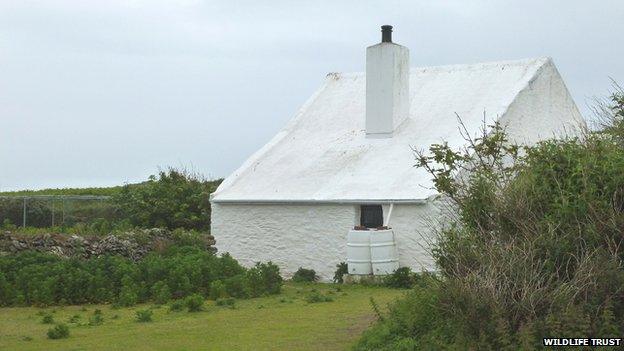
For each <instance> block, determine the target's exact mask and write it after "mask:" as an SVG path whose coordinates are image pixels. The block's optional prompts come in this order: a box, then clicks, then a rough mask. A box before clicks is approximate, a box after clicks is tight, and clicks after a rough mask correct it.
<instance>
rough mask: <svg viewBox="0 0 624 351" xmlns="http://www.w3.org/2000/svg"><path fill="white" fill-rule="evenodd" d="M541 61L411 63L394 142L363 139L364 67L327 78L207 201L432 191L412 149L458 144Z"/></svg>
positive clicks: (396, 196)
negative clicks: (463, 130) (404, 112)
mask: <svg viewBox="0 0 624 351" xmlns="http://www.w3.org/2000/svg"><path fill="white" fill-rule="evenodd" d="M545 65H552V62H551V61H550V59H548V58H539V59H528V60H519V61H505V62H493V63H481V64H471V65H452V66H439V67H420V68H412V69H411V71H410V110H409V113H410V116H409V118H408V119H406V120H405V121H404V122H403V123H402V124H401V125H400V126H399V128H398V130H397V131H395V134H394V136H393V137H392V138H388V139H367V138H366V137H365V131H364V123H365V90H366V89H365V81H366V77H365V74H364V73H352V74H335V73H334V74H329V75H328V76H327V79H326V82H325V84H324V85H323V86H322V87H321V88H320V89H319V91H317V92H316V93H315V94H314V95H313V96H312V97H311V98H310V99H309V100H308V102H306V103H305V105H304V106H303V107H302V108H301V109H300V110H299V112H298V113H297V115H296V116H295V117H294V118H293V119H292V120H291V121H290V122H289V123H288V124H287V125H286V127H285V128H284V129H282V130H281V131H280V132H279V133H278V134H277V135H276V136H275V137H274V138H273V139H272V140H271V141H269V143H267V144H266V145H265V146H264V147H263V148H261V149H260V150H258V151H257V152H256V153H255V154H254V155H252V156H251V157H250V158H249V159H248V160H247V161H246V162H245V163H244V164H243V165H242V166H241V167H240V168H239V169H238V170H236V171H235V172H234V173H233V174H231V175H230V176H229V177H228V178H227V179H226V180H225V181H224V182H223V183H222V184H221V186H220V187H219V188H218V189H217V191H216V192H215V193H214V194H213V197H212V201H214V202H228V201H234V202H237V201H246V202H272V201H285V202H289V201H293V202H305V201H320V202H323V201H326V202H335V201H345V202H349V201H355V202H358V201H414V200H419V199H426V198H428V197H429V196H431V195H434V194H436V192H435V190H433V189H431V186H432V182H431V179H430V175H429V174H427V173H426V172H425V171H424V170H422V169H416V168H414V167H413V165H414V163H415V161H414V155H413V153H412V150H411V147H415V148H427V147H428V146H429V145H430V144H432V143H437V142H441V141H443V140H444V141H447V142H448V143H449V144H450V145H451V146H453V147H459V146H461V145H463V144H464V140H463V139H462V138H461V136H460V134H459V132H458V121H457V117H456V113H457V114H458V115H459V116H461V118H462V121H463V122H464V124H465V125H466V126H467V128H468V130H469V131H474V132H477V131H478V129H479V127H480V126H481V125H482V123H483V118H484V114H485V116H486V119H487V120H489V121H492V120H495V119H498V118H500V117H502V116H503V115H505V113H506V111H507V110H508V108H509V106H510V105H511V104H512V102H513V101H514V100H515V99H516V96H517V95H518V94H519V93H520V92H521V91H522V90H523V89H526V88H527V86H529V84H530V83H531V82H532V81H533V80H534V79H535V77H536V76H537V75H538V74H539V73H538V72H539V71H540V69H541V68H542V67H543V66H545Z"/></svg>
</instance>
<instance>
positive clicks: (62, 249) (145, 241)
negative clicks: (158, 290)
mask: <svg viewBox="0 0 624 351" xmlns="http://www.w3.org/2000/svg"><path fill="white" fill-rule="evenodd" d="M178 240H179V238H178V237H176V236H175V235H174V233H173V232H171V231H169V230H166V229H158V228H154V229H144V230H137V231H131V232H124V233H119V234H109V235H105V236H101V235H100V236H97V235H84V236H83V235H68V234H58V233H46V234H36V235H33V234H20V233H13V232H10V231H3V232H0V255H7V254H14V253H18V252H21V251H27V250H34V251H39V252H48V253H52V254H55V255H57V256H60V257H66V258H68V257H82V258H90V257H99V256H104V255H120V256H123V257H126V258H129V259H132V260H135V261H136V260H139V259H141V258H142V257H143V256H145V255H146V254H148V253H149V252H151V251H154V250H163V249H165V248H166V247H168V246H170V245H172V244H175V243H176V242H177V241H178ZM200 241H201V242H200V244H201V245H202V246H203V247H204V248H205V249H207V250H210V251H213V252H216V249H215V247H214V244H215V240H214V237H213V236H212V235H208V234H205V235H202V236H201V239H200Z"/></svg>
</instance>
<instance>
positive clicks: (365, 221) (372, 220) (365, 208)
mask: <svg viewBox="0 0 624 351" xmlns="http://www.w3.org/2000/svg"><path fill="white" fill-rule="evenodd" d="M360 225H361V226H364V227H366V228H377V227H381V226H382V225H383V210H382V209H381V205H362V206H360Z"/></svg>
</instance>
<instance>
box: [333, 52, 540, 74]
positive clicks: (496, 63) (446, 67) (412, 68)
mask: <svg viewBox="0 0 624 351" xmlns="http://www.w3.org/2000/svg"><path fill="white" fill-rule="evenodd" d="M548 61H552V58H550V57H549V56H539V57H532V58H523V59H516V60H501V61H484V62H475V63H455V64H448V65H436V66H410V71H412V72H410V73H414V72H415V71H421V72H423V71H443V70H451V69H457V68H469V67H484V68H485V67H491V66H499V65H507V66H518V65H527V64H533V63H535V64H538V65H539V66H542V65H544V64H545V63H546V62H548ZM365 75H366V73H365V72H329V73H327V75H326V76H325V77H326V79H332V80H335V79H338V78H357V77H362V76H365Z"/></svg>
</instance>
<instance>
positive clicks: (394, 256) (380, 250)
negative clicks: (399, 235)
mask: <svg viewBox="0 0 624 351" xmlns="http://www.w3.org/2000/svg"><path fill="white" fill-rule="evenodd" d="M370 233H371V234H370V250H371V266H372V271H373V274H374V275H386V274H391V273H392V272H394V271H395V270H397V268H399V255H398V252H397V250H396V243H395V240H394V231H393V230H392V229H386V230H376V231H371V232H370Z"/></svg>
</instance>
